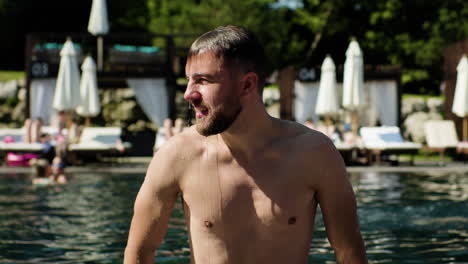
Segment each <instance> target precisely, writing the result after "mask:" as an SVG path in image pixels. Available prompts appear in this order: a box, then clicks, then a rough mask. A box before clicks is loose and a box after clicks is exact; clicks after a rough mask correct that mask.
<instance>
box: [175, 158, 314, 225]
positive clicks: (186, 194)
mask: <svg viewBox="0 0 468 264" xmlns="http://www.w3.org/2000/svg"><path fill="white" fill-rule="evenodd" d="M292 165H293V164H284V163H283V164H274V163H265V162H261V161H259V162H258V163H256V164H254V165H253V166H242V164H238V163H216V162H210V161H205V162H200V164H198V165H197V166H196V167H195V168H194V169H193V170H192V171H191V173H190V174H188V175H186V176H187V177H186V180H185V181H184V184H183V186H182V191H183V199H184V203H185V208H186V214H187V217H188V219H189V220H190V222H191V223H190V225H191V227H192V228H196V229H197V228H201V229H210V230H214V231H215V230H217V229H218V228H220V229H223V230H225V228H224V227H226V226H229V227H230V230H231V232H233V233H235V232H262V229H265V230H272V229H275V230H278V231H280V230H283V229H284V230H287V229H290V228H291V227H294V226H297V225H308V224H310V219H311V217H313V215H312V213H311V212H312V211H314V210H315V208H314V205H315V200H314V192H313V190H312V189H311V188H309V186H307V184H305V181H304V179H303V174H302V173H303V172H302V171H296V170H295V168H294V166H292Z"/></svg>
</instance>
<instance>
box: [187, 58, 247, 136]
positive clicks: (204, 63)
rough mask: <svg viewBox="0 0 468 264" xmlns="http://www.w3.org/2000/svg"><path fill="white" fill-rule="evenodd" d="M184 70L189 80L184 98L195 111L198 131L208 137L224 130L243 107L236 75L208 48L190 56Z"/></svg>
mask: <svg viewBox="0 0 468 264" xmlns="http://www.w3.org/2000/svg"><path fill="white" fill-rule="evenodd" d="M185 73H186V75H187V78H188V81H189V82H188V84H187V89H186V91H185V94H184V98H185V100H187V101H188V102H189V103H190V104H191V105H192V106H193V109H194V110H195V117H196V120H197V124H196V128H197V131H198V133H200V134H201V135H203V136H209V135H215V134H218V133H222V132H224V131H225V130H226V129H228V128H229V127H230V126H231V124H232V123H233V122H234V121H235V120H236V118H237V116H238V115H239V113H240V112H241V110H242V107H241V103H240V99H239V91H240V88H239V85H240V78H239V74H238V73H237V72H233V71H230V69H228V67H226V66H225V65H223V63H222V61H221V60H220V59H219V58H217V57H216V56H215V55H214V54H213V53H212V52H209V51H208V52H204V53H201V54H199V55H196V56H194V57H192V58H190V59H189V60H188V62H187V65H186V67H185Z"/></svg>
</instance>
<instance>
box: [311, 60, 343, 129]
mask: <svg viewBox="0 0 468 264" xmlns="http://www.w3.org/2000/svg"><path fill="white" fill-rule="evenodd" d="M338 110H339V105H338V97H337V93H336V72H335V63H333V59H332V58H331V57H330V56H328V55H327V57H326V58H325V59H324V60H323V63H322V69H321V75H320V85H319V91H318V96H317V104H316V105H315V113H316V114H317V115H321V116H325V122H326V125H327V126H329V125H330V116H332V115H335V114H337V113H338Z"/></svg>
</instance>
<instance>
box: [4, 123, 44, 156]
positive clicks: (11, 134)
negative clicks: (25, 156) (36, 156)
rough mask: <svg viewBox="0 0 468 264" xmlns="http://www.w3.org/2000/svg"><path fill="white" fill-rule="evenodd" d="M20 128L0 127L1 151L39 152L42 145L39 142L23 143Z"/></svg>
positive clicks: (42, 148)
mask: <svg viewBox="0 0 468 264" xmlns="http://www.w3.org/2000/svg"><path fill="white" fill-rule="evenodd" d="M23 134H24V133H23V129H22V128H1V129H0V151H1V152H33V153H36V152H41V151H43V150H44V145H42V144H41V143H24V142H22V137H23Z"/></svg>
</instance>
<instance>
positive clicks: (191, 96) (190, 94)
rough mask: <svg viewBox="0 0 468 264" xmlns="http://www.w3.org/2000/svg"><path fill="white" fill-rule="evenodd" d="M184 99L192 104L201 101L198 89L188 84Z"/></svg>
mask: <svg viewBox="0 0 468 264" xmlns="http://www.w3.org/2000/svg"><path fill="white" fill-rule="evenodd" d="M184 99H185V100H187V101H189V102H193V101H197V100H200V99H201V93H200V92H199V91H198V89H197V88H196V87H195V86H194V85H192V84H191V83H190V82H189V84H188V85H187V88H186V89H185V93H184Z"/></svg>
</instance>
